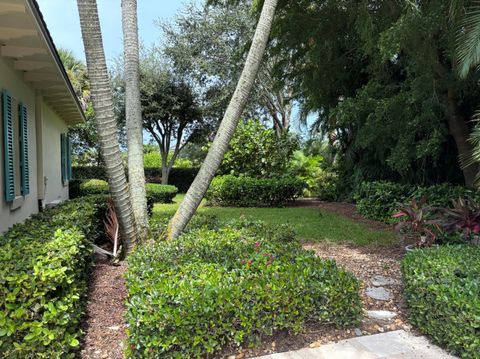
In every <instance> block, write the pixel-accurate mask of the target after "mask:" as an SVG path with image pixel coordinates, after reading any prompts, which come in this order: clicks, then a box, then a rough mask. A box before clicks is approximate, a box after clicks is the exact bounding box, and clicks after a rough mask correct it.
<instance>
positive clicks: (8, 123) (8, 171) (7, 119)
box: [2, 91, 15, 202]
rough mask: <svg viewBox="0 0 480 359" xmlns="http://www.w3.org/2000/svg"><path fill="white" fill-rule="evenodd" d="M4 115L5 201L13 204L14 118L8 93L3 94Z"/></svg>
mask: <svg viewBox="0 0 480 359" xmlns="http://www.w3.org/2000/svg"><path fill="white" fill-rule="evenodd" d="M2 114H3V116H2V117H3V166H4V167H3V168H4V177H5V178H4V191H5V201H7V202H12V201H13V200H14V199H15V176H14V173H15V172H14V160H13V157H14V153H13V151H14V141H13V118H12V97H11V96H10V93H9V92H8V91H3V92H2Z"/></svg>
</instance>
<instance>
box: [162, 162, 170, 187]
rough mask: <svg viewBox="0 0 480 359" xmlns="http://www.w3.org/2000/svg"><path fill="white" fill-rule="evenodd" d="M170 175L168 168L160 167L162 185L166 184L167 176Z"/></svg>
mask: <svg viewBox="0 0 480 359" xmlns="http://www.w3.org/2000/svg"><path fill="white" fill-rule="evenodd" d="M169 175H170V168H168V166H162V184H168V176H169Z"/></svg>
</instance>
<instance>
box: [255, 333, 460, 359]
mask: <svg viewBox="0 0 480 359" xmlns="http://www.w3.org/2000/svg"><path fill="white" fill-rule="evenodd" d="M260 358H261V359H452V358H455V357H454V356H451V355H449V354H448V353H447V352H445V351H444V350H442V349H441V348H439V347H437V346H435V345H433V344H430V342H429V341H428V340H427V339H426V338H425V337H416V336H414V335H413V334H410V333H407V332H405V331H403V330H397V331H394V332H388V333H382V334H376V335H370V336H364V337H358V338H353V339H347V340H342V341H339V342H338V343H333V344H326V345H322V346H320V347H318V348H306V349H301V350H297V351H292V352H287V353H279V354H272V355H266V356H262V357H258V359H260Z"/></svg>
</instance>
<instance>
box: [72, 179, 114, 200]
mask: <svg viewBox="0 0 480 359" xmlns="http://www.w3.org/2000/svg"><path fill="white" fill-rule="evenodd" d="M108 193H109V187H108V182H107V181H104V180H101V179H89V180H86V181H83V182H82V183H80V192H79V194H80V197H84V196H90V195H92V194H108Z"/></svg>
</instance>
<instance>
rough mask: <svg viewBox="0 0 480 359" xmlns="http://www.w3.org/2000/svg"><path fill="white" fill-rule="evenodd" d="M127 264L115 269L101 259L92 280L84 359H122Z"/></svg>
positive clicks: (85, 328)
mask: <svg viewBox="0 0 480 359" xmlns="http://www.w3.org/2000/svg"><path fill="white" fill-rule="evenodd" d="M125 270H126V263H125V262H122V263H121V264H119V265H112V264H110V261H108V260H106V259H104V258H103V257H100V256H98V257H97V260H96V265H95V267H94V269H93V273H92V275H91V277H90V285H89V293H88V298H89V301H88V303H87V314H86V318H85V320H84V322H83V325H82V329H83V331H84V332H85V333H86V334H85V337H84V339H83V343H82V348H83V349H82V351H81V353H80V357H81V358H82V359H122V358H123V345H124V340H125V338H126V333H125V332H126V324H125V320H124V318H123V314H124V312H125V304H124V303H125V299H126V296H127V290H126V288H125V282H124V279H123V275H124V273H125Z"/></svg>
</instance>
